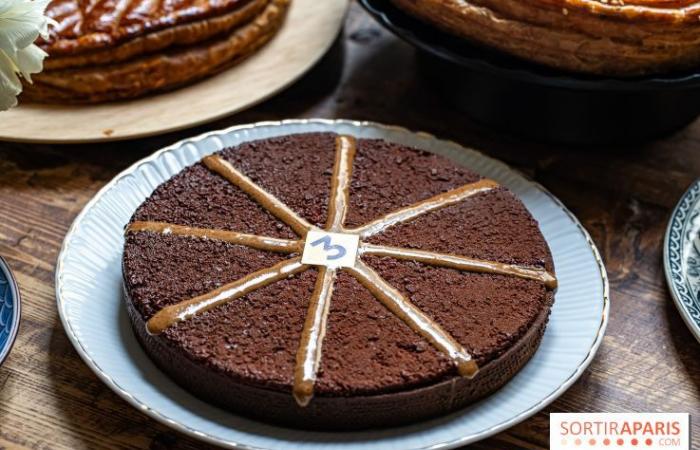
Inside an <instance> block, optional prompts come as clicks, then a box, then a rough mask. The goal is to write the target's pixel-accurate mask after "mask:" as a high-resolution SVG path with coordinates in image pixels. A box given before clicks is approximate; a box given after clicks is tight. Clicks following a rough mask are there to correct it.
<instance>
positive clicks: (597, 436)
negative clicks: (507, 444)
mask: <svg viewBox="0 0 700 450" xmlns="http://www.w3.org/2000/svg"><path fill="white" fill-rule="evenodd" d="M549 448H550V450H597V449H601V448H609V449H615V450H642V449H643V450H689V449H690V425H689V415H688V414H687V413H552V414H550V416H549Z"/></svg>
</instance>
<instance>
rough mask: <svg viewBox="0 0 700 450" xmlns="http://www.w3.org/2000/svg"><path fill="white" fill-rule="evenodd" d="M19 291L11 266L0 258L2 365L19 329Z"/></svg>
mask: <svg viewBox="0 0 700 450" xmlns="http://www.w3.org/2000/svg"><path fill="white" fill-rule="evenodd" d="M19 305H20V300H19V289H17V283H16V282H15V278H14V277H13V276H12V272H11V271H10V266H8V265H7V262H6V261H5V260H4V259H2V257H0V365H2V363H3V361H5V358H7V355H8V354H9V353H10V349H11V348H12V344H13V343H14V342H15V337H16V336H17V329H18V328H19V311H20V306H19Z"/></svg>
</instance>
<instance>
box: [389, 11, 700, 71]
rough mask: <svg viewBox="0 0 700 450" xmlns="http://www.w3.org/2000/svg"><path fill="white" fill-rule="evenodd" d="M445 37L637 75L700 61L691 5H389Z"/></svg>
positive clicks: (696, 15) (570, 65) (566, 65)
mask: <svg viewBox="0 0 700 450" xmlns="http://www.w3.org/2000/svg"><path fill="white" fill-rule="evenodd" d="M392 1H393V2H394V3H395V4H396V5H397V6H398V7H400V8H402V9H404V10H405V11H407V12H409V13H411V14H413V15H414V16H417V17H419V18H421V19H423V20H425V21H427V22H429V23H431V24H433V25H436V26H438V27H440V28H442V29H444V30H446V31H448V32H451V33H453V34H456V35H458V36H461V37H464V38H467V39H469V40H471V41H474V42H477V43H480V44H485V45H488V46H490V47H493V48H496V49H499V50H502V51H505V52H507V53H510V54H512V55H515V56H519V57H522V58H526V59H529V60H533V61H536V62H539V63H542V64H546V65H549V66H553V67H557V68H561V69H566V70H572V71H579V72H587V73H594V74H604V75H622V76H630V75H641V74H649V73H659V72H666V71H670V70H675V69H684V68H688V67H692V66H695V65H697V64H698V63H699V62H700V3H699V2H697V1H695V0H527V1H522V0H392Z"/></svg>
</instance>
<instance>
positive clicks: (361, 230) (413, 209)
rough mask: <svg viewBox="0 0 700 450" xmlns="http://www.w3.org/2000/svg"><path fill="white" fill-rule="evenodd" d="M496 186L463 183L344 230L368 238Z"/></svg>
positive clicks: (492, 182)
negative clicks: (356, 226)
mask: <svg viewBox="0 0 700 450" xmlns="http://www.w3.org/2000/svg"><path fill="white" fill-rule="evenodd" d="M496 187H498V183H496V182H495V181H493V180H489V179H483V180H479V181H477V182H474V183H470V184H465V185H464V186H460V187H458V188H456V189H452V190H451V191H447V192H443V193H442V194H438V195H436V196H434V197H431V198H429V199H426V200H423V201H420V202H418V203H414V204H413V205H411V206H407V207H405V208H401V209H399V210H397V211H394V212H391V213H389V214H387V215H385V216H382V217H380V218H378V219H376V220H373V221H372V222H369V223H367V224H365V225H362V226H360V227H358V228H354V229H351V230H347V231H346V232H348V233H355V234H359V235H360V238H368V237H370V236H374V235H375V234H378V233H381V232H383V231H384V230H386V229H387V228H389V227H392V226H394V225H398V224H400V223H403V222H408V221H410V220H413V219H415V218H416V217H418V216H420V215H423V214H425V213H428V212H430V211H434V210H436V209H440V208H444V207H446V206H450V205H453V204H455V203H458V202H461V201H462V200H464V199H466V198H468V197H471V196H473V195H475V194H478V193H480V192H486V191H490V190H492V189H494V188H496Z"/></svg>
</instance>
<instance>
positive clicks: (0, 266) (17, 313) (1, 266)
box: [0, 256, 22, 366]
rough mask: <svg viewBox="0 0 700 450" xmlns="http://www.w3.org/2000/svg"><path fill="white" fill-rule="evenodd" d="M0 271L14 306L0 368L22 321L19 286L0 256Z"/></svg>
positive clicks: (0, 351)
mask: <svg viewBox="0 0 700 450" xmlns="http://www.w3.org/2000/svg"><path fill="white" fill-rule="evenodd" d="M0 270H2V272H3V274H4V275H5V278H6V279H7V284H8V285H9V288H10V292H11V293H12V296H13V297H14V300H15V301H14V304H13V305H12V309H13V311H12V326H11V327H10V334H9V335H8V338H7V344H6V345H5V348H2V349H0V366H2V364H3V363H4V362H5V360H6V359H7V357H8V356H10V352H11V351H12V347H14V345H15V341H16V340H17V334H18V333H19V326H20V323H21V321H22V297H21V294H20V291H19V285H18V284H17V279H15V275H14V273H12V269H11V268H10V265H9V264H8V262H7V260H6V259H5V258H3V257H2V256H0Z"/></svg>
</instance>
